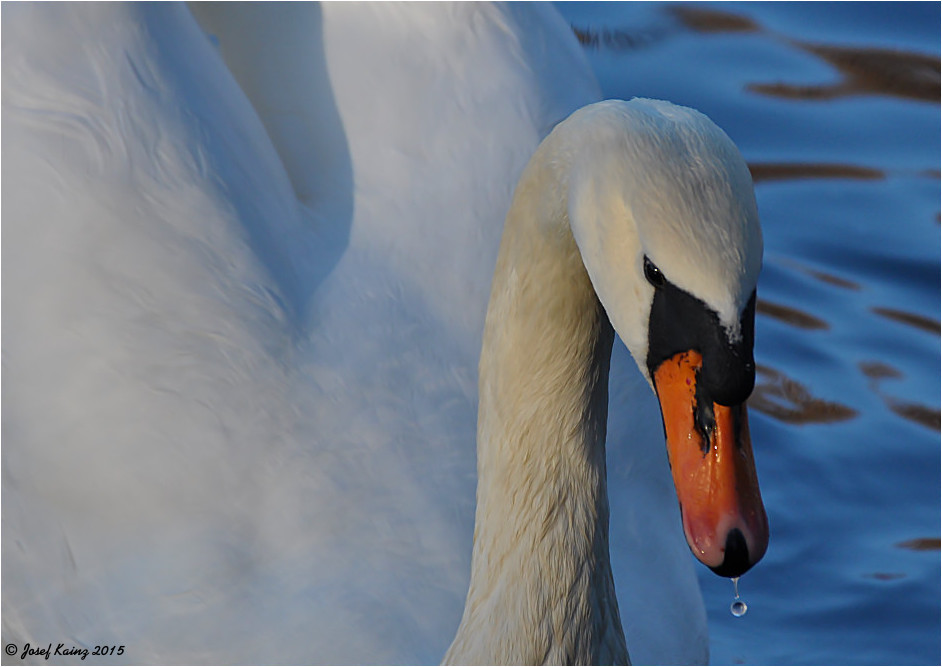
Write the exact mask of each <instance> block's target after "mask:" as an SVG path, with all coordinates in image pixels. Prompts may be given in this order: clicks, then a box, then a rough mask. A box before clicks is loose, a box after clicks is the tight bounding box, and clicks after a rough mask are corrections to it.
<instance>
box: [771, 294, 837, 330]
mask: <svg viewBox="0 0 942 667" xmlns="http://www.w3.org/2000/svg"><path fill="white" fill-rule="evenodd" d="M756 312H757V313H759V314H760V315H767V316H769V317H774V318H775V319H777V320H779V321H780V322H784V323H785V324H790V325H792V326H796V327H798V328H799V329H830V327H829V326H828V323H827V322H825V321H824V320H822V319H819V318H817V317H815V316H814V315H809V314H808V313H803V312H802V311H800V310H798V309H797V308H792V307H791V306H783V305H781V304H778V303H772V302H771V301H769V300H768V299H759V300H758V301H757V302H756Z"/></svg>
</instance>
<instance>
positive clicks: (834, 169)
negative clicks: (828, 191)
mask: <svg viewBox="0 0 942 667" xmlns="http://www.w3.org/2000/svg"><path fill="white" fill-rule="evenodd" d="M749 171H750V172H752V180H753V182H755V183H761V182H763V181H779V180H785V179H799V178H851V179H855V180H860V181H879V180H882V179H884V178H886V173H885V172H883V171H881V170H879V169H871V168H869V167H858V166H856V165H852V164H811V163H794V164H789V163H784V162H767V163H752V164H750V165H749Z"/></svg>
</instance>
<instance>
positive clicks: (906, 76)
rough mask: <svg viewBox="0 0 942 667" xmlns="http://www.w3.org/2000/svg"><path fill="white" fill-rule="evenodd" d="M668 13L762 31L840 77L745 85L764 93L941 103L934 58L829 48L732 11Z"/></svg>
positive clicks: (709, 28) (694, 26) (703, 28)
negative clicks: (883, 97)
mask: <svg viewBox="0 0 942 667" xmlns="http://www.w3.org/2000/svg"><path fill="white" fill-rule="evenodd" d="M668 11H670V13H671V14H673V15H674V16H675V17H676V18H677V19H678V20H679V21H680V22H681V23H682V24H683V25H684V27H686V28H688V29H690V30H694V31H696V32H703V33H715V32H763V33H766V34H768V35H770V36H771V37H774V38H776V39H780V40H782V41H784V42H787V43H788V44H791V45H792V46H794V47H796V48H798V49H801V50H802V51H805V52H806V53H810V54H812V55H814V56H817V57H818V58H820V59H821V60H824V61H825V62H826V63H828V64H829V65H831V66H832V67H834V68H835V69H837V71H838V72H840V74H841V76H842V79H841V81H839V82H837V83H834V84H823V85H820V84H819V85H796V84H788V83H755V84H751V85H749V86H748V87H747V88H748V89H749V90H752V91H754V92H757V93H761V94H764V95H772V96H776V97H784V98H789V99H803V100H825V99H833V98H836V97H845V96H848V95H889V96H892V97H903V98H906V99H913V100H921V101H925V102H934V103H935V104H938V103H939V97H940V89H942V86H940V79H942V77H940V69H942V68H940V63H939V59H938V57H936V56H929V55H924V54H921V53H912V52H908V51H900V50H895V49H880V48H867V47H858V46H826V45H821V44H810V43H807V42H801V41H797V40H792V39H789V38H787V37H784V36H781V35H775V34H774V33H771V32H770V31H768V30H765V29H764V28H763V27H762V26H760V25H758V24H757V23H756V22H755V21H753V20H752V19H749V18H746V17H744V16H739V15H737V14H733V13H731V12H725V11H717V10H714V9H703V8H700V7H691V6H683V5H680V6H672V7H671V8H670V9H669V10H668Z"/></svg>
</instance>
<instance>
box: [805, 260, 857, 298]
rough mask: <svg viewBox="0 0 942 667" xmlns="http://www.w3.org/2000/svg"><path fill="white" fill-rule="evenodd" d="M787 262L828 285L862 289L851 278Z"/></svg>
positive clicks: (855, 289) (854, 289)
mask: <svg viewBox="0 0 942 667" xmlns="http://www.w3.org/2000/svg"><path fill="white" fill-rule="evenodd" d="M789 264H793V265H795V266H796V267H797V268H798V270H799V271H801V272H802V273H805V274H807V275H809V276H811V277H812V278H815V279H817V280H820V281H821V282H823V283H827V284H828V285H833V286H834V287H841V288H843V289H847V290H853V291H855V292H859V291H860V290H861V289H862V288H861V286H860V283H855V282H854V281H853V280H848V279H847V278H841V277H839V276H835V275H833V274H831V273H827V272H825V271H821V270H819V269H812V268H809V267H806V266H798V265H797V263H795V262H789Z"/></svg>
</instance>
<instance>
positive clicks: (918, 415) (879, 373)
mask: <svg viewBox="0 0 942 667" xmlns="http://www.w3.org/2000/svg"><path fill="white" fill-rule="evenodd" d="M859 367H860V371H861V372H862V373H863V374H864V375H866V376H867V378H869V380H870V389H872V390H873V392H874V393H875V394H876V395H877V396H879V397H880V398H881V399H882V400H883V402H884V403H885V404H886V407H888V408H889V409H890V410H892V411H893V412H894V413H895V414H896V415H898V416H900V417H902V418H903V419H906V420H908V421H911V422H913V423H915V424H920V425H921V426H925V427H926V428H930V429H932V430H934V431H940V430H942V413H940V411H939V410H938V409H936V408H930V407H929V406H927V405H922V404H921V403H913V402H911V401H902V400H899V399H897V398H893V397H892V396H888V395H887V394H885V393H884V392H883V391H882V390H881V389H880V384H881V383H882V382H883V381H884V380H886V379H891V378H901V377H903V373H902V372H901V371H900V370H898V369H896V368H893V367H892V366H890V365H888V364H885V363H883V362H882V361H862V362H860V364H859Z"/></svg>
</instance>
